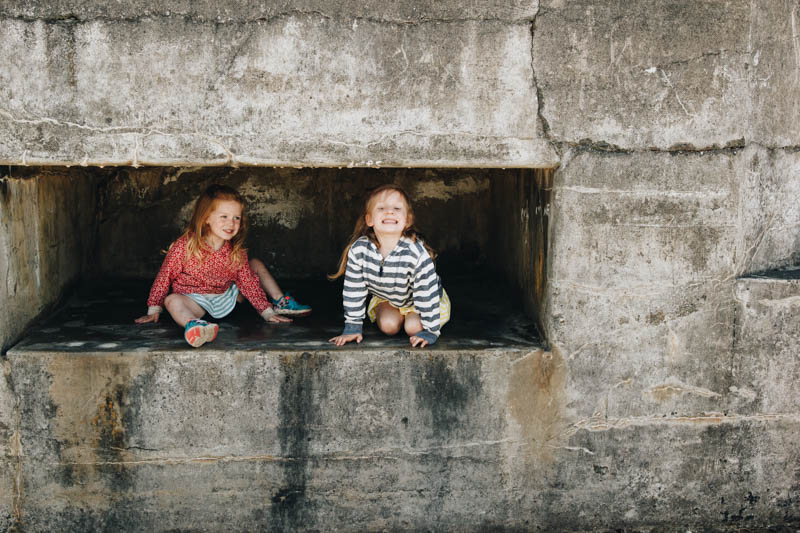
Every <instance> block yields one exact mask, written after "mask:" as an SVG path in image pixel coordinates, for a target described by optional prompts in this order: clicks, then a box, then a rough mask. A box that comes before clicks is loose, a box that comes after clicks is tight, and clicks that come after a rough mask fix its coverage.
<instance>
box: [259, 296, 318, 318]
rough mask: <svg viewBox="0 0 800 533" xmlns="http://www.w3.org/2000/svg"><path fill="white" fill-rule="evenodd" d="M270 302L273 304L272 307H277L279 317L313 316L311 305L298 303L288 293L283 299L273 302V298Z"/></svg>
mask: <svg viewBox="0 0 800 533" xmlns="http://www.w3.org/2000/svg"><path fill="white" fill-rule="evenodd" d="M269 300H270V301H271V302H272V305H274V306H275V312H276V313H278V314H279V315H287V316H308V315H310V314H311V306H310V305H303V304H301V303H297V300H295V299H294V298H292V296H291V295H290V294H289V293H288V292H285V293H283V298H281V299H279V300H273V299H272V298H270V299H269Z"/></svg>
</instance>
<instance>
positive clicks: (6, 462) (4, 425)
mask: <svg viewBox="0 0 800 533" xmlns="http://www.w3.org/2000/svg"><path fill="white" fill-rule="evenodd" d="M0 362H1V363H2V370H3V372H2V374H0V406H2V409H0V529H2V530H3V531H6V530H7V528H8V527H9V526H10V525H11V524H12V522H13V520H14V518H15V517H17V516H18V515H19V509H20V504H21V500H20V498H19V497H18V496H19V493H18V489H19V490H21V488H22V487H21V485H22V476H21V466H22V464H21V462H20V447H19V431H18V430H19V420H18V413H19V411H18V410H17V402H16V398H15V397H14V393H13V391H12V390H11V386H10V385H11V384H10V373H11V366H10V365H9V364H8V362H7V361H6V360H5V359H3V360H2V361H0Z"/></svg>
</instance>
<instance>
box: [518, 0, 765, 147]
mask: <svg viewBox="0 0 800 533" xmlns="http://www.w3.org/2000/svg"><path fill="white" fill-rule="evenodd" d="M541 9H542V12H541V14H540V15H539V17H537V19H536V32H535V38H534V51H533V55H534V68H535V70H536V77H537V81H538V87H539V90H540V93H541V94H542V95H543V96H544V101H543V115H544V117H545V118H546V120H547V122H548V123H549V125H550V128H551V132H552V134H553V137H554V138H556V139H559V140H563V141H567V142H581V141H583V140H586V142H589V143H607V144H610V145H615V146H619V147H623V148H634V149H635V148H657V149H670V148H680V147H683V146H694V147H697V148H705V147H712V146H715V147H724V146H727V145H729V144H736V145H738V144H741V143H742V142H743V141H742V139H744V138H745V136H746V133H747V131H748V121H749V118H750V84H749V83H748V69H749V68H750V67H752V56H751V54H750V49H749V45H748V36H749V29H750V28H749V21H750V17H751V5H750V2H744V1H736V2H727V1H720V0H711V1H707V2H693V1H691V0H685V1H670V2H634V3H631V2H626V1H624V0H613V1H609V2H595V1H592V0H578V1H569V2H564V1H563V0H549V1H544V2H542V7H541Z"/></svg>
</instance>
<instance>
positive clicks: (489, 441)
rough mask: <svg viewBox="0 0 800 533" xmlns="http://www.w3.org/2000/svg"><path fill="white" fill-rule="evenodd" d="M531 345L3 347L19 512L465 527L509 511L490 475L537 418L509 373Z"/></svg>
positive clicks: (227, 523) (167, 522)
mask: <svg viewBox="0 0 800 533" xmlns="http://www.w3.org/2000/svg"><path fill="white" fill-rule="evenodd" d="M531 357H533V358H538V359H537V360H538V361H544V360H543V359H541V358H542V352H541V351H538V352H532V353H527V352H520V351H511V350H507V351H503V352H492V351H479V352H466V351H465V352H460V353H453V352H450V353H441V352H436V351H427V352H419V353H409V352H407V351H394V352H357V351H355V352H354V351H344V352H337V353H335V354H332V353H329V352H316V353H299V352H295V353H290V352H287V353H284V354H281V355H278V354H276V353H252V352H248V353H226V352H209V351H205V352H199V351H193V352H184V353H179V352H163V353H150V354H115V355H109V354H58V353H49V354H47V353H41V354H38V355H33V354H15V353H10V354H9V358H10V361H11V363H10V364H11V367H12V376H13V379H14V382H15V386H16V390H17V394H18V395H19V398H20V405H21V418H22V422H21V426H22V427H21V434H22V443H23V444H22V446H23V452H24V480H25V496H24V504H23V509H24V512H23V520H24V522H25V524H26V527H30V528H31V529H32V530H38V529H40V528H53V527H55V528H57V529H74V528H75V527H98V526H102V527H111V526H112V525H113V526H115V527H120V528H122V529H125V530H162V531H163V530H168V529H172V528H179V529H198V528H199V529H201V530H213V529H217V530H219V529H224V528H228V527H233V528H234V529H236V528H251V527H264V526H270V527H271V528H272V527H274V528H278V529H281V530H286V529H307V528H312V529H313V528H325V529H329V528H333V529H336V528H344V529H349V530H364V529H365V528H366V529H374V528H376V527H378V528H379V527H383V526H390V525H393V526H396V527H400V528H402V527H403V524H406V525H407V526H406V527H409V528H414V527H422V526H424V525H425V524H428V525H433V524H436V523H441V524H443V525H446V526H447V527H450V526H452V527H455V528H459V529H460V528H461V527H464V528H467V529H470V528H471V527H472V524H473V523H474V519H475V516H480V515H481V514H483V515H485V521H486V522H487V523H490V524H502V523H504V522H505V521H506V520H514V519H513V518H512V517H513V513H512V512H511V504H510V502H509V501H507V500H508V499H509V496H510V495H509V494H504V493H503V491H502V482H500V479H501V478H502V476H503V472H504V471H505V470H506V468H507V466H504V465H505V463H506V461H507V460H509V457H507V454H508V453H509V447H515V446H517V445H518V444H519V442H518V441H519V439H520V434H519V432H520V429H519V424H520V423H521V422H520V421H522V423H526V421H530V422H533V421H534V420H535V419H534V418H530V417H529V418H528V419H525V418H524V417H522V418H520V416H519V413H520V412H521V411H520V410H523V411H524V410H526V409H529V407H526V406H525V405H524V404H519V397H518V394H526V389H527V388H528V387H527V384H525V383H524V382H523V381H516V382H511V383H509V381H508V379H507V376H509V375H513V374H514V372H513V368H512V367H513V365H515V364H516V363H515V362H516V361H518V360H520V359H521V358H531ZM541 369H542V370H543V371H545V374H544V375H545V376H546V375H547V368H546V367H541ZM543 383H544V382H543ZM561 383H562V384H563V381H562V382H561ZM521 387H524V388H521ZM538 394H539V398H540V399H545V398H547V397H549V396H548V395H549V392H546V391H544V390H543V389H542V390H541V391H540V392H539V393H538ZM515 406H516V407H515ZM540 407H541V409H542V414H543V415H544V416H545V420H553V418H552V417H551V416H550V417H548V415H547V412H548V410H549V409H550V407H548V406H546V405H541V406H540ZM515 409H516V410H515ZM532 429H533V430H534V431H536V428H532ZM498 489H500V490H499V491H498ZM512 499H513V498H512ZM232 502H236V504H235V505H230V506H229V505H228V504H229V503H232ZM467 502H469V504H467ZM215 504H224V508H226V509H229V511H228V512H229V514H228V515H227V516H225V515H223V514H220V512H219V510H220V509H221V508H223V507H217V506H216V505H215ZM438 521H441V522H438Z"/></svg>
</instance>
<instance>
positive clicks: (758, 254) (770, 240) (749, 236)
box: [736, 146, 800, 274]
mask: <svg viewBox="0 0 800 533" xmlns="http://www.w3.org/2000/svg"><path fill="white" fill-rule="evenodd" d="M742 157H743V159H742V160H741V161H740V162H739V164H740V166H741V168H740V169H739V171H738V174H739V177H740V178H739V179H740V181H739V188H740V191H741V192H740V205H739V213H740V215H739V216H740V221H739V222H738V224H739V226H740V229H739V240H740V242H739V244H737V255H736V260H737V263H738V265H737V272H738V273H740V274H747V273H752V272H761V271H764V270H769V269H773V268H778V267H784V266H787V265H798V264H800V232H798V228H800V205H799V204H798V201H797V199H798V198H800V173H798V169H800V153H798V152H797V151H795V150H787V149H779V150H768V149H765V148H761V147H758V146H752V147H749V148H748V149H747V150H746V151H745V152H744V154H743V155H742Z"/></svg>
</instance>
